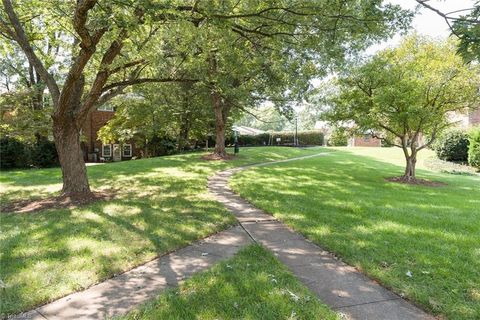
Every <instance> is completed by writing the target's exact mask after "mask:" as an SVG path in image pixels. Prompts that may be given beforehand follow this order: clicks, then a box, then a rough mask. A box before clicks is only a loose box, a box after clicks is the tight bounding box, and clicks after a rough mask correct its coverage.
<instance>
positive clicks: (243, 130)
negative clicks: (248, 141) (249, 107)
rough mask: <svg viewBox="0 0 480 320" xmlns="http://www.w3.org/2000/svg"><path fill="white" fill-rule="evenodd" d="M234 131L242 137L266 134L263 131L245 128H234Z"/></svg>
mask: <svg viewBox="0 0 480 320" xmlns="http://www.w3.org/2000/svg"><path fill="white" fill-rule="evenodd" d="M232 130H233V131H237V132H238V134H239V135H240V136H256V135H259V134H262V133H265V131H263V130H259V129H255V128H250V127H245V126H233V127H232Z"/></svg>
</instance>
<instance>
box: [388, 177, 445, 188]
mask: <svg viewBox="0 0 480 320" xmlns="http://www.w3.org/2000/svg"><path fill="white" fill-rule="evenodd" d="M385 180H386V181H389V182H396V183H403V184H412V185H419V186H426V187H443V186H446V185H447V184H446V183H445V182H439V181H430V180H426V179H413V180H407V179H405V177H392V178H385Z"/></svg>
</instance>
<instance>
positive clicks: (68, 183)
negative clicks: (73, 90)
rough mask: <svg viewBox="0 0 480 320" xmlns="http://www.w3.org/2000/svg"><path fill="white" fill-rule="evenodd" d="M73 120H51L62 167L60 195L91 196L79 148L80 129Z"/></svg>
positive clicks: (56, 118) (55, 118)
mask: <svg viewBox="0 0 480 320" xmlns="http://www.w3.org/2000/svg"><path fill="white" fill-rule="evenodd" d="M74 123H75V121H74V120H73V119H65V118H63V117H61V118H59V117H54V118H53V136H54V138H55V146H56V148H57V153H58V158H59V160H60V166H61V167H62V176H63V188H62V195H64V196H69V197H73V198H83V197H89V196H91V194H92V192H91V191H90V185H89V184H88V177H87V168H86V166H85V161H84V160H83V153H82V149H81V146H80V129H79V128H77V127H76V126H75V125H74Z"/></svg>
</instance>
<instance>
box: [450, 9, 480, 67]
mask: <svg viewBox="0 0 480 320" xmlns="http://www.w3.org/2000/svg"><path fill="white" fill-rule="evenodd" d="M452 31H453V32H454V34H455V35H456V36H458V37H459V38H460V41H459V44H458V52H459V53H460V54H461V55H462V57H463V58H464V59H465V60H466V61H468V62H470V61H474V60H476V61H477V62H480V1H478V0H477V1H476V3H475V4H474V5H473V10H472V12H471V13H470V14H468V15H464V16H462V17H460V18H459V19H455V21H454V23H453V25H452Z"/></svg>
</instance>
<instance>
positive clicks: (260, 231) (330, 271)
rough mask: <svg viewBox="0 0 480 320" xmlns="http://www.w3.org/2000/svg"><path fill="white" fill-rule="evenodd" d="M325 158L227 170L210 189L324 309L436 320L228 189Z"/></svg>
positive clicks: (356, 314)
mask: <svg viewBox="0 0 480 320" xmlns="http://www.w3.org/2000/svg"><path fill="white" fill-rule="evenodd" d="M325 155H327V154H326V153H320V154H316V155H312V156H306V157H298V158H292V159H287V160H281V161H274V162H268V163H262V164H257V165H249V166H244V167H238V168H234V169H229V170H225V171H222V172H220V173H217V174H216V175H215V176H213V177H211V178H210V179H209V182H208V189H209V190H210V192H211V193H212V194H214V195H215V197H216V199H217V200H218V201H220V202H222V203H223V204H224V205H225V207H227V208H228V209H229V210H230V211H231V212H232V213H233V214H234V215H235V216H236V217H237V219H238V221H239V222H240V225H241V226H242V228H243V229H244V230H245V231H246V232H247V233H248V234H249V236H250V237H251V238H252V240H254V241H256V242H258V243H261V244H262V245H263V246H264V247H266V248H268V249H270V250H271V251H273V253H274V254H275V255H276V256H277V258H279V260H280V261H282V262H283V263H284V264H285V265H287V267H288V268H289V269H290V270H291V271H292V272H293V273H294V274H295V275H296V276H297V277H298V278H299V280H301V281H302V282H303V283H304V284H305V285H306V286H307V287H308V288H310V290H312V291H313V292H314V293H316V294H317V296H318V297H319V298H320V299H321V300H322V301H323V302H324V303H326V304H328V305H329V306H330V307H332V308H333V309H335V310H337V311H339V312H341V313H342V314H344V315H345V316H346V317H347V319H368V320H373V319H389V320H396V319H398V320H414V319H415V320H417V319H433V317H432V316H430V315H428V314H426V313H425V312H423V311H422V310H420V309H418V308H417V307H415V306H413V305H412V304H410V303H409V302H407V301H406V300H404V299H402V298H401V297H400V296H398V295H396V294H395V293H393V292H391V291H389V290H387V289H385V288H384V287H382V286H380V285H379V284H377V283H376V282H374V281H372V280H371V279H369V278H367V277H366V276H365V275H363V274H362V273H360V272H359V271H358V270H356V269H355V268H353V267H351V266H348V265H346V264H345V263H343V262H341V261H338V260H337V259H335V257H334V256H333V255H331V254H330V253H328V252H326V251H324V250H322V249H321V248H320V247H318V246H317V245H315V244H313V243H312V242H310V241H309V240H308V239H306V238H304V237H303V236H302V235H300V234H299V233H297V232H294V231H293V230H291V229H290V228H289V227H287V226H286V225H285V224H283V223H281V222H280V221H278V220H276V219H275V218H274V217H273V216H271V215H269V214H266V213H265V212H263V211H262V210H260V209H258V208H255V207H254V206H252V205H251V204H250V203H248V202H247V201H246V200H244V199H242V198H241V197H240V196H238V195H237V194H235V193H234V192H233V191H232V190H231V189H230V187H229V186H228V180H229V179H230V177H232V175H234V174H235V173H237V172H239V171H242V170H245V169H247V168H251V167H253V166H263V165H268V164H272V163H279V162H288V161H294V160H299V159H306V158H311V157H315V156H325Z"/></svg>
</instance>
